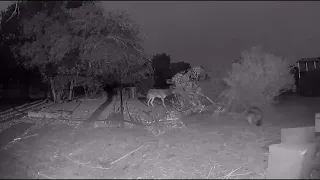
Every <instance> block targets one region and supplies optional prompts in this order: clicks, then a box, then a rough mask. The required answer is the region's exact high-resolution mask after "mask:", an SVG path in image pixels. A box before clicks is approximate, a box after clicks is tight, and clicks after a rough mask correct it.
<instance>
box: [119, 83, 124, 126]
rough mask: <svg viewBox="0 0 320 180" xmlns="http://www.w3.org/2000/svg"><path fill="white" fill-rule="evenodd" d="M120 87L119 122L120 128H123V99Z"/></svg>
mask: <svg viewBox="0 0 320 180" xmlns="http://www.w3.org/2000/svg"><path fill="white" fill-rule="evenodd" d="M122 89H123V88H122V85H120V110H121V115H122V118H121V122H120V127H121V128H124V107H123V98H122Z"/></svg>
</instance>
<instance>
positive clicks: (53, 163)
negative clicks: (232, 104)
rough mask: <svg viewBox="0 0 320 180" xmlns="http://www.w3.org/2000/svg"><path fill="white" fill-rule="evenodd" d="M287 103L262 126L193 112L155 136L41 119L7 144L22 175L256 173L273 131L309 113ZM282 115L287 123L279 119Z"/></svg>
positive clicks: (254, 175) (262, 164) (264, 160)
mask: <svg viewBox="0 0 320 180" xmlns="http://www.w3.org/2000/svg"><path fill="white" fill-rule="evenodd" d="M288 108H289V107H284V108H283V109H281V108H277V110H278V111H273V112H274V113H268V114H267V116H266V118H267V119H272V120H270V121H266V123H265V124H264V126H262V127H254V126H248V125H247V124H246V123H245V122H244V121H242V120H241V119H232V118H231V117H230V116H223V115H221V116H215V117H213V116H208V115H206V116H205V115H196V116H191V117H189V119H191V120H190V121H188V122H189V123H186V126H184V127H181V128H178V129H177V128H176V129H171V130H170V131H167V132H166V133H164V134H163V135H160V136H154V135H152V133H150V132H148V131H147V130H146V129H144V128H139V127H132V128H125V129H118V128H107V127H104V128H95V129H91V130H87V131H78V130H77V126H66V127H64V126H63V125H61V124H60V125H58V124H56V125H52V124H51V122H47V123H50V124H47V125H46V126H44V127H42V128H41V129H38V130H35V129H34V130H31V131H29V133H28V134H26V136H28V135H34V134H38V135H37V136H33V137H30V138H26V139H20V140H19V141H17V143H15V144H12V145H11V146H10V149H8V150H9V151H10V152H11V153H12V154H14V155H15V156H16V157H18V159H19V160H20V162H23V163H24V164H26V166H28V167H29V170H28V174H29V176H28V177H30V178H47V179H55V178H104V179H106V178H108V179H109V178H110V179H111V178H137V179H146V178H148V179H149V178H159V179H160V178H175V179H177V178H179V179H181V178H186V179H191V178H201V179H246V178H251V179H256V178H257V179H260V178H265V169H266V167H267V158H268V146H269V145H270V144H273V143H278V142H279V141H280V134H279V133H280V129H281V128H283V127H292V126H296V125H297V123H296V122H298V120H301V118H306V116H305V115H306V114H309V113H310V112H305V113H302V112H298V111H296V112H298V114H292V112H285V111H286V110H287V109H288ZM290 108H292V107H290ZM290 114H291V115H290ZM286 115H288V116H289V115H290V118H291V119H290V121H285V120H283V118H284V117H285V116H286ZM293 118H296V119H297V120H295V119H293ZM185 119H188V117H186V118H185ZM185 119H182V121H181V122H187V120H185ZM280 120H283V121H280ZM281 122H283V123H281ZM62 127H64V128H62ZM23 163H19V166H22V165H23Z"/></svg>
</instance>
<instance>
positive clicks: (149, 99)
mask: <svg viewBox="0 0 320 180" xmlns="http://www.w3.org/2000/svg"><path fill="white" fill-rule="evenodd" d="M150 101H151V98H148V102H147V106H150Z"/></svg>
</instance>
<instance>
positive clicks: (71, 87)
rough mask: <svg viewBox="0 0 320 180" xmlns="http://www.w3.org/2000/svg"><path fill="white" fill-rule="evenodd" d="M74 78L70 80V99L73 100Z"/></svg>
mask: <svg viewBox="0 0 320 180" xmlns="http://www.w3.org/2000/svg"><path fill="white" fill-rule="evenodd" d="M73 85H74V84H73V80H71V81H70V86H69V97H68V100H69V101H71V100H72V94H73Z"/></svg>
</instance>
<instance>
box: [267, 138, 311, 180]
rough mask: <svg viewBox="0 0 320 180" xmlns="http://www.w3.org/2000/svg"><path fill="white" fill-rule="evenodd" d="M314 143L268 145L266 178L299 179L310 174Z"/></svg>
mask: <svg viewBox="0 0 320 180" xmlns="http://www.w3.org/2000/svg"><path fill="white" fill-rule="evenodd" d="M315 155H316V144H315V143H305V144H289V143H287V144H273V145H271V146H269V158H268V168H267V179H300V178H307V177H309V176H310V174H311V171H312V169H313V167H314V165H313V164H314V162H313V160H314V159H315Z"/></svg>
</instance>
